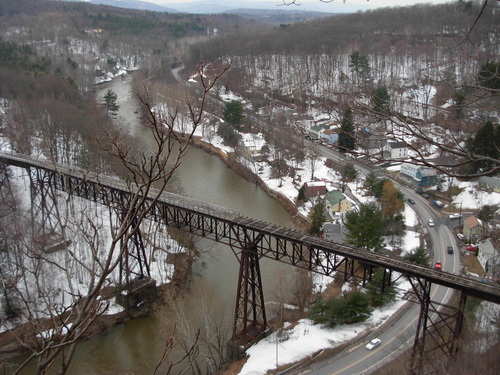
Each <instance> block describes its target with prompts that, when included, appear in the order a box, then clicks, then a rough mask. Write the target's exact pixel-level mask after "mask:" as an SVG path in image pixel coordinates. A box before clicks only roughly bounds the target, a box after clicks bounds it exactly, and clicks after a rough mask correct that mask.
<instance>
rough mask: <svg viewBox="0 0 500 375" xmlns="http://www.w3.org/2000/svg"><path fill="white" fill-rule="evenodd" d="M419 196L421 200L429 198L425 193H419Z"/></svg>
mask: <svg viewBox="0 0 500 375" xmlns="http://www.w3.org/2000/svg"><path fill="white" fill-rule="evenodd" d="M420 195H421V196H422V198H425V199H428V198H429V194H427V193H420Z"/></svg>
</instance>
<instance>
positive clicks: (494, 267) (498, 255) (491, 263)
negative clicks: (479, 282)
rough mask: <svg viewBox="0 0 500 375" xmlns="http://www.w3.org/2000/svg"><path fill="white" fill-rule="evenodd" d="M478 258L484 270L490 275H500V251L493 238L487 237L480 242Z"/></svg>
mask: <svg viewBox="0 0 500 375" xmlns="http://www.w3.org/2000/svg"><path fill="white" fill-rule="evenodd" d="M478 248H479V250H478V254H477V260H478V261H479V263H480V264H481V266H482V267H483V269H484V271H485V272H486V273H487V274H489V275H490V276H495V277H499V276H500V251H498V249H497V248H496V247H495V245H494V244H493V242H492V241H491V239H489V238H487V239H486V240H484V241H481V242H480V243H479V244H478Z"/></svg>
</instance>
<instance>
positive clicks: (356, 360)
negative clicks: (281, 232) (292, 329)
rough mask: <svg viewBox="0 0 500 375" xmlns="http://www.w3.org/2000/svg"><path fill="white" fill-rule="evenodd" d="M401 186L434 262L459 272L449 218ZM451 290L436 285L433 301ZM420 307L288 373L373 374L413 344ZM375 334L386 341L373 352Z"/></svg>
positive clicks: (361, 167) (335, 157) (323, 149)
mask: <svg viewBox="0 0 500 375" xmlns="http://www.w3.org/2000/svg"><path fill="white" fill-rule="evenodd" d="M319 149H320V150H321V152H322V154H323V156H326V157H328V158H330V159H333V160H336V161H340V162H352V163H353V164H355V166H356V168H357V169H358V170H359V171H360V173H362V174H364V175H366V174H368V173H370V172H372V171H374V170H373V169H371V168H369V167H367V166H365V165H363V164H361V163H358V162H357V161H356V160H355V159H351V158H349V157H346V156H343V155H340V154H338V153H337V152H335V151H333V150H331V149H329V148H327V147H324V146H323V147H319ZM375 171H376V169H375ZM377 174H379V175H380V174H382V172H380V171H379V172H378V173H377ZM399 188H400V190H401V191H402V193H403V194H404V195H405V196H406V197H411V198H412V199H414V201H415V204H414V205H412V208H413V209H414V210H415V212H416V213H417V215H418V217H419V218H420V220H421V221H422V223H423V225H424V230H425V231H426V232H427V233H428V235H429V236H428V238H429V241H430V243H429V248H430V249H432V250H433V253H434V255H433V257H434V259H433V260H434V262H435V261H436V260H440V261H441V263H442V265H443V270H444V271H445V272H451V273H459V272H460V257H459V251H458V248H457V246H456V239H455V237H454V236H453V233H452V232H451V231H450V229H449V228H448V226H447V225H445V224H446V223H447V220H449V219H448V218H447V217H445V218H442V217H440V216H436V214H435V211H434V210H433V208H432V207H431V205H430V202H429V201H427V200H426V199H424V198H422V197H421V196H420V195H418V194H416V193H415V192H414V191H413V190H411V189H408V188H405V187H403V186H399ZM428 219H433V220H434V222H435V226H434V227H428V226H427V225H426V223H427V220H428ZM448 245H452V246H453V247H454V249H455V252H454V254H453V255H451V254H447V253H446V248H447V246H448ZM451 293H452V291H451V290H450V289H449V288H444V287H439V286H437V285H434V286H433V289H431V298H432V300H433V301H436V302H443V303H446V301H448V299H449V298H450V297H451ZM419 310H420V305H418V304H414V303H411V302H408V304H407V305H406V306H405V308H404V311H403V312H402V313H401V314H399V316H398V317H397V318H396V319H395V321H394V322H393V323H392V324H391V325H390V326H389V327H384V328H383V329H382V330H380V331H378V332H373V333H372V334H369V335H367V337H366V340H363V341H362V342H360V343H357V344H356V345H354V346H352V347H350V348H348V349H347V350H346V351H344V352H342V353H339V354H337V355H336V356H334V357H332V358H329V359H327V360H325V361H322V362H320V363H316V364H313V365H310V366H308V368H307V369H296V370H292V371H288V372H287V374H296V375H299V374H300V375H302V374H304V375H305V374H310V375H352V374H363V375H367V374H370V373H372V372H373V371H375V370H376V369H378V368H380V367H382V366H383V365H384V364H386V363H387V362H389V361H390V360H392V359H394V358H396V357H397V356H399V355H401V354H402V353H403V352H404V351H406V350H408V349H410V348H411V347H412V345H413V340H414V335H415V332H416V326H417V319H418V314H419ZM374 337H378V338H380V339H381V340H382V344H381V345H380V346H378V347H377V348H375V349H374V350H372V351H370V350H367V349H366V348H365V345H366V343H367V342H368V341H370V340H371V339H372V338H374Z"/></svg>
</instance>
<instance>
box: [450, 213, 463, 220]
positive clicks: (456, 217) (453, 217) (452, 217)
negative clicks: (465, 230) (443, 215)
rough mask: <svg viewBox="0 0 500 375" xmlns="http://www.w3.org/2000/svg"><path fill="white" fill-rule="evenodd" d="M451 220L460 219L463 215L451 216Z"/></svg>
mask: <svg viewBox="0 0 500 375" xmlns="http://www.w3.org/2000/svg"><path fill="white" fill-rule="evenodd" d="M448 217H449V218H450V219H460V218H461V217H462V215H460V214H451V215H449V216H448Z"/></svg>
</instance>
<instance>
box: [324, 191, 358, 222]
mask: <svg viewBox="0 0 500 375" xmlns="http://www.w3.org/2000/svg"><path fill="white" fill-rule="evenodd" d="M325 206H326V209H327V210H328V212H329V213H330V215H331V216H332V217H333V216H335V213H343V212H347V211H350V210H351V209H352V202H351V201H350V200H348V199H347V197H346V196H345V195H344V194H343V193H342V192H340V191H338V190H332V191H329V192H328V193H326V195H325Z"/></svg>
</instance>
